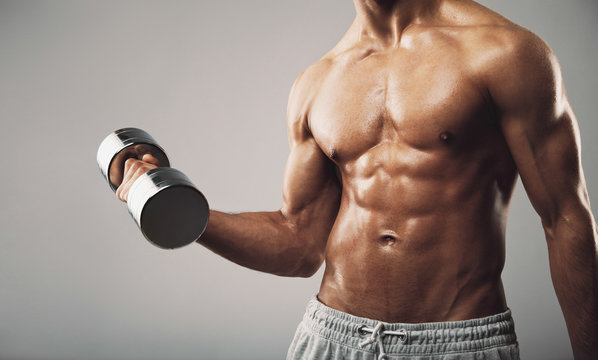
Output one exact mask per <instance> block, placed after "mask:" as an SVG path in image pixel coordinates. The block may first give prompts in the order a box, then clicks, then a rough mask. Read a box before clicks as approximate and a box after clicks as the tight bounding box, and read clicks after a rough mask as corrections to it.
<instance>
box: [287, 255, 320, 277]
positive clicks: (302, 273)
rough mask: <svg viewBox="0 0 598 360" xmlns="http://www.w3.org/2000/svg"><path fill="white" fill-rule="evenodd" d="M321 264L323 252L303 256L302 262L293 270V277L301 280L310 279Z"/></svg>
mask: <svg viewBox="0 0 598 360" xmlns="http://www.w3.org/2000/svg"><path fill="white" fill-rule="evenodd" d="M323 262H324V253H323V252H317V253H316V254H310V255H308V256H305V257H304V258H303V261H301V264H300V266H298V267H297V269H296V270H295V272H294V274H293V276H294V277H302V278H309V277H312V276H313V275H314V274H315V273H316V272H317V271H318V269H320V266H322V263H323Z"/></svg>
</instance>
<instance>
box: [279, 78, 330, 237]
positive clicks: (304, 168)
mask: <svg viewBox="0 0 598 360" xmlns="http://www.w3.org/2000/svg"><path fill="white" fill-rule="evenodd" d="M314 85H315V84H313V83H312V81H311V80H310V79H309V78H306V75H305V73H304V74H301V75H300V76H299V77H298V78H297V80H296V81H295V83H294V84H293V88H292V89H291V94H290V96H289V103H288V108H287V128H288V137H289V145H290V153H289V158H288V160H287V164H286V168H285V173H284V178H283V188H282V190H283V206H282V209H281V212H282V214H283V215H284V216H285V217H286V218H287V219H289V220H291V221H292V222H293V223H294V224H296V225H297V226H298V228H299V229H300V230H301V231H302V232H303V233H309V234H311V235H312V237H313V238H315V239H320V240H323V241H325V240H326V239H327V238H328V234H329V232H330V229H331V227H332V224H333V223H334V220H335V218H336V214H337V211H338V207H339V201H340V185H339V182H338V179H337V177H336V173H335V168H334V166H335V165H334V163H332V161H331V160H330V159H328V157H326V155H325V154H324V153H323V152H322V150H321V149H320V147H319V146H318V144H317V143H316V141H315V139H314V138H313V136H312V134H311V132H310V130H309V128H308V124H307V119H308V116H309V107H310V103H311V99H312V97H313V95H314V93H313V92H314V91H315V89H314ZM304 235H307V234H304Z"/></svg>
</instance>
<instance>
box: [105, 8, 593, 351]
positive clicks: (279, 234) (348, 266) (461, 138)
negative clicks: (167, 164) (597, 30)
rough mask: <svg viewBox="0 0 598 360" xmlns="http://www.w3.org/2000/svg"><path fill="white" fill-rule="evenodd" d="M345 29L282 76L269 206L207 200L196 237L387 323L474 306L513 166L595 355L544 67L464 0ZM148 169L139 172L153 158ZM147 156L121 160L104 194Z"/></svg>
mask: <svg viewBox="0 0 598 360" xmlns="http://www.w3.org/2000/svg"><path fill="white" fill-rule="evenodd" d="M354 3H355V8H356V18H355V21H354V22H353V24H352V25H351V27H350V28H349V29H348V31H347V33H346V34H345V36H344V37H343V38H342V39H341V40H340V42H339V43H338V44H337V45H336V46H335V47H334V48H333V49H332V50H331V51H330V52H329V53H327V54H326V55H325V56H324V57H323V58H322V59H321V60H320V61H318V62H317V63H315V64H313V65H311V66H310V67H309V68H308V69H307V70H306V71H305V72H304V73H302V74H301V75H300V76H299V77H298V78H297V80H296V82H295V84H294V85H293V88H292V90H291V94H290V98H289V105H288V112H287V117H288V134H289V141H290V155H289V159H288V163H287V166H286V170H285V175H284V181H283V206H282V208H281V209H280V210H279V211H274V212H256V213H242V214H227V213H222V212H217V211H211V213H210V221H209V224H208V228H207V230H206V232H205V234H204V235H203V236H202V237H201V238H200V239H199V240H198V242H199V243H201V244H202V245H204V246H206V247H207V248H209V249H211V250H212V251H214V252H216V253H218V254H220V255H222V256H224V257H226V258H227V259H230V260H231V261H234V262H235V263H237V264H240V265H243V266H246V267H249V268H252V269H256V270H260V271H265V272H269V273H273V274H277V275H283V276H311V275H312V274H314V273H315V272H316V271H317V269H318V268H319V267H320V265H321V264H322V262H323V261H324V260H325V261H326V270H325V273H324V277H323V279H322V285H321V288H320V292H319V295H318V297H319V300H320V301H322V302H323V303H324V304H326V305H328V306H330V307H332V308H335V309H338V310H341V311H344V312H347V313H350V314H354V315H357V316H362V317H368V318H372V319H377V320H382V321H386V322H431V321H451V320H463V319H471V318H477V317H483V316H488V315H491V314H496V313H499V312H502V311H504V310H505V309H506V307H507V306H506V302H505V296H504V292H503V286H502V283H501V277H500V275H501V271H502V269H503V266H504V260H505V242H504V241H505V226H506V220H507V211H508V206H509V202H510V199H511V195H512V193H513V188H514V185H515V182H516V178H517V175H518V174H519V175H520V176H521V179H522V182H523V184H524V187H525V189H526V191H527V194H528V196H529V198H530V200H531V202H532V204H533V206H534V208H535V209H536V211H537V212H538V214H539V215H540V217H541V219H542V224H543V227H544V230H545V233H546V239H547V242H548V249H549V258H550V269H551V274H552V280H553V283H554V287H555V290H556V293H557V297H558V299H559V302H560V304H561V307H562V310H563V313H564V316H565V320H566V323H567V327H568V330H569V334H570V339H571V343H572V346H573V352H574V354H575V357H576V359H598V290H597V289H598V278H597V262H598V255H597V246H596V238H597V236H596V234H597V233H596V225H595V221H594V218H593V216H592V213H591V210H590V204H589V198H588V195H587V190H586V185H585V180H584V176H583V170H582V167H581V160H580V144H579V130H578V127H577V121H576V119H575V116H574V114H573V111H572V110H571V106H570V104H569V102H568V100H567V97H566V94H565V89H564V86H563V83H562V79H561V73H560V69H559V65H558V62H557V60H556V58H555V56H554V54H553V53H552V51H551V50H550V48H549V47H548V46H547V45H546V44H545V43H544V42H543V41H542V40H541V39H539V38H538V37H537V36H535V35H534V34H532V33H531V32H529V31H527V30H526V29H524V28H522V27H519V26H517V25H516V24H513V23H512V22H510V21H509V20H507V19H505V18H503V17H502V16H500V15H498V14H496V13H494V12H492V11H490V10H489V9H487V8H485V7H483V6H481V5H479V4H477V3H475V2H473V1H469V0H462V1H459V0H413V1H411V0H405V1H391V0H388V1H374V0H354ZM152 164H153V165H152ZM156 165H158V164H157V162H156V160H155V159H153V158H151V156H147V157H146V158H144V161H138V160H129V161H128V162H127V164H126V174H125V180H124V182H123V184H122V186H120V187H119V189H118V191H117V195H118V197H119V198H120V199H121V200H125V199H126V196H127V193H128V189H129V188H130V186H131V184H132V182H133V181H134V180H135V179H136V178H137V177H138V176H139V175H140V174H142V173H143V172H145V171H147V170H148V169H150V168H153V167H155V166H156Z"/></svg>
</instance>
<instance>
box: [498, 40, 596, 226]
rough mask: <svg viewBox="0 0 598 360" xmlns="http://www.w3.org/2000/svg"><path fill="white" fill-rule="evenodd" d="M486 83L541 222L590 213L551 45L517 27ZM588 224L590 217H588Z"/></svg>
mask: <svg viewBox="0 0 598 360" xmlns="http://www.w3.org/2000/svg"><path fill="white" fill-rule="evenodd" d="M489 73H490V78H489V81H488V88H489V91H490V94H491V96H492V99H493V101H494V102H495V104H496V106H497V109H498V113H499V121H500V125H501V128H502V131H503V134H504V137H505V139H506V141H507V143H508V146H509V149H510V151H511V154H512V156H513V159H514V160H515V163H516V165H517V168H518V171H519V174H520V176H521V180H522V182H523V185H524V187H525V190H526V192H527V194H528V196H529V198H530V200H531V202H532V205H533V206H534V208H535V209H536V211H537V212H538V214H539V215H540V216H541V218H542V221H543V224H544V225H545V227H551V226H552V225H553V224H554V223H555V222H556V221H557V220H558V219H562V218H563V217H568V216H569V215H574V217H578V215H582V217H583V218H584V222H585V220H587V216H588V215H589V216H590V217H591V213H589V200H588V196H587V191H586V186H585V181H584V177H583V170H582V166H581V158H580V143H579V129H578V127H577V121H576V119H575V115H574V114H573V111H572V110H571V106H570V104H569V101H568V100H567V97H566V94H565V89H564V85H563V81H562V77H561V72H560V67H559V64H558V62H557V59H556V57H555V56H554V54H553V53H552V51H551V50H550V48H549V47H548V46H547V45H546V44H545V43H544V42H543V41H542V40H541V39H539V38H538V37H537V36H535V35H533V34H531V33H529V32H527V31H524V30H521V31H520V32H519V33H518V34H517V36H515V37H514V38H513V41H512V42H511V43H510V44H509V46H508V47H507V48H506V50H505V53H504V54H503V55H502V56H501V59H500V61H499V62H497V65H496V66H495V67H493V68H492V69H491V70H490V72H489ZM590 223H591V222H590Z"/></svg>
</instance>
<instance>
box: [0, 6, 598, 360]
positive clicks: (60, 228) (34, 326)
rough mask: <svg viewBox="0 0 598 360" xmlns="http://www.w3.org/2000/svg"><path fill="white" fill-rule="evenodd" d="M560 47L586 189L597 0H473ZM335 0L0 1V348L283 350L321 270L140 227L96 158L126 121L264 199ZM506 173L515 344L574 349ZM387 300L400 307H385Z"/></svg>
mask: <svg viewBox="0 0 598 360" xmlns="http://www.w3.org/2000/svg"><path fill="white" fill-rule="evenodd" d="M482 3H483V4H485V5H487V6H489V7H491V8H493V9H495V10H497V11H498V12H500V13H502V14H504V15H506V16H507V17H509V18H511V19H512V20H514V21H516V22H518V23H520V24H522V25H524V26H526V27H528V28H530V29H531V30H533V31H535V32H536V33H538V34H539V35H540V36H541V37H543V38H544V39H545V40H546V41H547V42H548V43H549V44H550V45H551V46H552V48H553V49H554V51H555V52H556V54H557V56H558V57H559V59H560V61H561V64H562V67H563V72H564V78H565V83H566V84H567V87H568V93H569V96H570V98H571V102H572V104H573V107H574V109H575V111H576V113H577V116H578V118H579V123H580V128H581V137H582V144H583V150H584V153H583V155H584V157H583V161H584V165H585V170H586V178H587V182H588V187H589V189H590V196H591V199H592V201H593V202H594V203H598V200H597V198H596V196H598V172H597V170H596V169H597V167H598V166H597V165H598V163H597V161H596V158H595V157H594V154H596V152H597V147H598V141H596V138H597V137H598V125H597V124H596V118H595V117H596V114H597V113H598V101H596V93H598V74H597V72H596V64H597V63H598V48H597V44H596V39H597V38H598V21H597V20H598V5H597V4H596V2H595V1H594V0H585V1H582V0H570V1H562V0H526V1H520V0H486V1H482ZM353 16H354V10H353V4H352V2H351V1H350V0H328V1H318V0H303V1H291V0H285V1H282V0H277V1H263V0H262V1H243V0H236V1H211V2H206V1H203V2H188V1H170V2H167V1H102V2H100V1H96V2H89V1H4V0H3V1H1V2H0V120H1V125H2V127H1V129H0V151H1V153H2V160H1V161H2V163H1V164H2V169H3V171H2V186H1V187H0V237H1V246H2V247H1V251H0V291H1V292H0V358H1V359H241V358H244V359H281V358H283V356H284V354H285V353H286V348H287V346H288V344H289V342H290V340H291V337H292V335H293V332H294V330H295V327H296V325H297V323H298V322H299V320H300V318H301V316H302V314H303V311H304V306H305V303H306V301H307V299H308V298H309V297H310V296H311V295H312V294H314V293H315V292H316V291H317V289H318V285H319V281H320V277H321V270H320V272H319V273H318V274H316V275H315V276H314V277H312V278H310V279H287V278H279V277H276V276H272V275H267V274H262V273H258V272H255V271H251V270H247V269H244V268H241V267H239V266H237V265H234V264H232V263H229V262H227V261H226V260H224V259H222V258H220V257H218V256H215V255H214V254H212V253H210V252H209V251H208V250H206V249H204V248H202V247H201V246H195V245H192V246H189V247H186V248H184V249H183V250H179V251H163V250H160V249H158V248H155V247H153V246H152V245H150V244H149V243H148V242H146V241H145V240H144V239H143V238H142V235H141V234H140V232H139V231H138V229H137V228H136V226H135V224H134V222H133V221H132V219H131V218H130V217H129V215H128V214H127V210H126V207H125V206H124V204H122V203H120V202H118V201H117V200H116V198H115V197H114V195H113V194H112V193H111V192H110V190H109V188H108V186H107V184H106V183H105V182H104V180H103V179H102V177H101V176H100V173H99V171H98V168H97V165H96V162H95V155H96V149H97V146H98V145H99V143H100V141H101V140H102V139H103V138H104V136H106V135H107V134H108V133H109V132H111V131H113V130H115V129H117V128H120V127H124V126H137V127H141V128H144V129H146V130H147V131H149V132H150V133H151V134H153V135H154V136H155V137H156V138H157V139H158V141H159V142H160V143H161V144H162V145H163V146H164V147H165V148H166V150H167V152H168V154H169V156H170V158H171V161H172V164H173V166H174V167H176V168H178V169H181V170H183V171H184V172H185V173H187V175H188V176H189V177H190V178H191V179H192V180H193V181H194V182H195V183H196V184H197V185H198V186H199V187H200V188H201V189H202V190H203V191H204V193H205V194H206V195H207V196H208V198H209V200H210V203H211V205H212V207H213V208H216V209H221V210H227V211H235V212H236V211H251V210H276V209H278V208H279V206H280V204H281V195H280V188H281V178H282V173H283V167H284V163H285V160H286V156H287V153H288V145H287V138H286V129H285V107H286V100H287V96H288V92H289V89H290V86H291V84H292V82H293V81H294V79H295V77H296V76H297V75H298V74H299V73H300V72H301V71H302V70H303V69H304V68H306V67H307V66H308V65H309V64H310V63H312V62H314V61H316V60H317V59H318V58H319V57H320V56H321V55H322V54H324V53H325V52H326V51H327V50H328V49H329V48H330V47H331V46H333V45H334V44H335V42H336V41H337V40H338V39H339V38H340V37H341V35H342V34H343V33H344V31H345V29H346V28H347V27H348V26H349V24H350V23H351V21H352V19H353ZM521 189H522V187H521V185H520V184H519V185H518V188H517V192H516V194H515V198H514V200H513V204H512V210H511V213H510V223H509V227H508V240H507V263H506V267H505V271H504V276H503V278H504V283H505V288H506V292H507V298H508V303H509V306H510V307H511V309H512V310H513V313H514V316H515V321H516V328H517V330H518V335H519V339H520V344H521V351H522V355H523V358H524V359H530V360H531V359H543V360H550V359H565V358H570V357H571V351H570V346H569V340H568V337H567V334H566V329H565V326H564V320H563V316H562V314H561V312H560V308H559V306H558V304H557V301H556V297H555V295H554V291H553V289H552V285H551V282H550V277H549V270H548V263H547V250H546V244H545V242H544V237H543V233H542V230H541V227H540V221H539V219H538V217H537V215H536V214H535V213H534V212H533V210H532V208H531V206H530V205H529V202H528V200H527V198H526V197H525V194H524V193H523V192H522V190H521ZM397 306H400V304H398V305H397Z"/></svg>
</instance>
